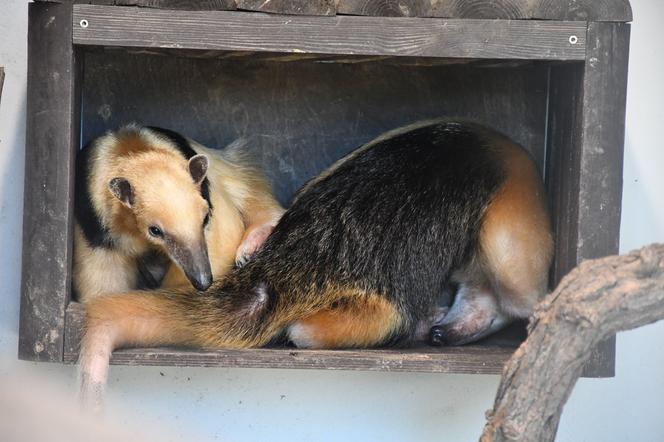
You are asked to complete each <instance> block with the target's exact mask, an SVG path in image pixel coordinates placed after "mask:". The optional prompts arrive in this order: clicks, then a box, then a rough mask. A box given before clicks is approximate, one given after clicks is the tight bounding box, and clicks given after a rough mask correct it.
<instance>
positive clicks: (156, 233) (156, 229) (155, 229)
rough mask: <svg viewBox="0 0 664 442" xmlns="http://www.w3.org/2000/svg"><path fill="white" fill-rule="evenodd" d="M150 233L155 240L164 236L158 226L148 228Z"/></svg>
mask: <svg viewBox="0 0 664 442" xmlns="http://www.w3.org/2000/svg"><path fill="white" fill-rule="evenodd" d="M148 232H149V233H150V236H154V237H155V238H161V237H162V236H164V232H162V231H161V229H160V228H159V227H157V226H150V227H148Z"/></svg>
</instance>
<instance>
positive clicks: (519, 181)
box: [480, 143, 553, 317]
mask: <svg viewBox="0 0 664 442" xmlns="http://www.w3.org/2000/svg"><path fill="white" fill-rule="evenodd" d="M502 147H503V149H504V154H505V156H504V161H505V166H506V172H507V179H506V180H505V183H504V184H503V186H502V187H501V188H500V190H499V191H498V193H497V194H496V195H495V196H494V198H493V200H492V202H491V205H490V206H489V208H488V210H487V212H486V214H485V216H484V220H483V223H482V230H481V232H480V247H481V251H482V255H483V257H484V260H485V262H484V264H485V266H486V268H487V270H488V276H489V279H490V281H491V283H492V285H493V286H494V288H495V290H496V291H497V292H498V300H499V303H500V305H501V307H502V309H503V310H504V311H505V312H506V313H507V314H510V315H513V316H519V317H524V316H528V315H530V313H532V309H533V307H534V306H535V304H536V303H537V302H538V301H539V300H540V298H541V297H543V296H544V294H545V293H546V287H547V277H548V269H549V267H550V264H551V259H552V256H553V238H552V237H551V233H550V232H551V225H550V220H549V214H548V209H547V202H546V199H545V198H546V194H545V191H544V186H543V185H542V180H541V178H540V177H539V174H538V173H537V170H536V168H535V165H534V163H533V161H532V160H531V159H530V157H529V156H528V154H527V153H526V152H525V151H524V150H523V149H521V148H520V147H518V146H516V145H514V144H512V143H505V144H504V145H503V146H502Z"/></svg>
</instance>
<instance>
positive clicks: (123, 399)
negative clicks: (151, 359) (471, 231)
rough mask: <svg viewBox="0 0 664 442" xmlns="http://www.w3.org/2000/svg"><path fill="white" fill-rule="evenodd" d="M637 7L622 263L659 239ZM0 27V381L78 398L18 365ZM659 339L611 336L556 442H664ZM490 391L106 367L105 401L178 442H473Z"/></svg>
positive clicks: (11, 46)
mask: <svg viewBox="0 0 664 442" xmlns="http://www.w3.org/2000/svg"><path fill="white" fill-rule="evenodd" d="M632 5H633V7H634V13H635V24H634V26H633V28H632V58H631V63H630V81H629V99H628V109H627V139H626V158H625V174H624V178H625V184H624V198H623V224H622V232H621V244H622V246H621V249H622V251H623V252H625V251H628V250H630V249H633V248H636V247H639V246H640V245H643V244H646V243H649V242H655V241H660V242H661V241H664V203H663V201H662V192H663V190H664V173H663V169H664V167H663V166H664V149H662V143H661V141H660V131H661V130H662V126H664V111H662V105H661V102H662V101H664V61H663V56H664V31H663V30H662V26H663V25H664V3H662V2H661V0H633V1H632ZM0 17H2V18H0V66H5V70H6V74H7V78H6V80H5V87H4V92H3V94H2V101H1V104H0V248H1V250H2V251H1V252H0V277H1V278H2V282H3V283H2V284H1V285H0V379H2V378H4V379H14V378H15V376H16V373H19V372H20V373H33V374H37V375H39V376H41V377H43V378H47V379H49V380H51V381H52V382H53V383H56V384H60V385H63V386H64V387H66V388H68V389H69V390H70V391H73V389H74V377H75V375H74V368H73V367H66V366H60V365H55V364H32V363H25V362H19V361H16V352H17V350H16V349H17V329H18V310H19V285H20V283H19V281H20V260H21V222H22V215H21V213H22V200H23V167H24V145H25V102H26V29H27V23H26V22H27V2H26V1H25V0H3V1H2V4H1V5H0ZM663 339H664V323H660V324H656V325H652V326H648V327H644V328H642V329H640V330H637V331H633V332H629V333H624V334H621V335H619V336H618V359H617V376H616V377H615V378H614V379H604V380H588V379H584V380H581V381H580V382H579V384H578V385H577V387H576V389H575V391H574V393H573V395H572V397H571V399H570V401H569V403H568V405H567V407H566V409H565V412H564V415H563V419H562V422H561V427H560V432H559V437H558V440H560V441H570V442H572V441H573V442H579V441H594V440H601V441H620V442H625V441H631V440H634V441H656V440H664V419H662V412H661V410H662V409H663V408H664V399H663V398H664V370H663V369H662V367H664V346H663V345H662V344H661V343H662V340H663ZM497 383H498V378H497V377H496V376H461V375H433V374H394V373H355V372H332V371H297V370H293V371H289V370H251V369H178V368H149V367H113V368H112V370H111V374H110V387H109V390H110V391H109V395H108V396H109V410H110V411H111V412H114V411H117V410H122V411H123V412H124V413H125V414H126V415H128V416H132V417H131V418H122V419H124V420H125V421H127V422H129V421H132V420H148V422H152V423H154V425H159V426H161V427H167V428H169V429H170V430H169V434H170V437H171V438H172V439H173V440H189V439H193V440H234V441H253V440H270V441H278V440H284V441H286V440H294V441H305V440H330V441H332V440H358V441H365V440H379V439H380V440H382V441H385V442H386V441H403V440H418V441H425V440H441V439H442V440H450V441H472V440H476V439H477V436H478V435H479V434H480V431H481V429H482V425H483V421H484V411H485V410H486V409H488V408H489V407H490V406H491V403H492V400H493V396H494V393H495V389H496V387H497ZM1 388H2V384H0V389H1ZM2 396H3V394H2V391H0V401H1V400H2ZM0 423H1V420H0ZM192 432H194V433H197V434H198V435H199V437H197V438H191V436H190V435H191V434H192Z"/></svg>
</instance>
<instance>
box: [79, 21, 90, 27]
mask: <svg viewBox="0 0 664 442" xmlns="http://www.w3.org/2000/svg"><path fill="white" fill-rule="evenodd" d="M89 24H90V23H88V21H87V20H86V19H83V20H81V21H80V22H79V25H81V27H82V28H87V27H88V25H89Z"/></svg>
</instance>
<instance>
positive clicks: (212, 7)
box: [75, 0, 237, 11]
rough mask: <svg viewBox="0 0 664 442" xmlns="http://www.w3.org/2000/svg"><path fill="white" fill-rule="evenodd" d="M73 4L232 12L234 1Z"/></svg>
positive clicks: (137, 0)
mask: <svg viewBox="0 0 664 442" xmlns="http://www.w3.org/2000/svg"><path fill="white" fill-rule="evenodd" d="M75 3H80V4H91V5H108V6H138V7H140V8H155V9H175V10H182V11H234V10H235V9H237V5H236V2H235V0H75Z"/></svg>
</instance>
